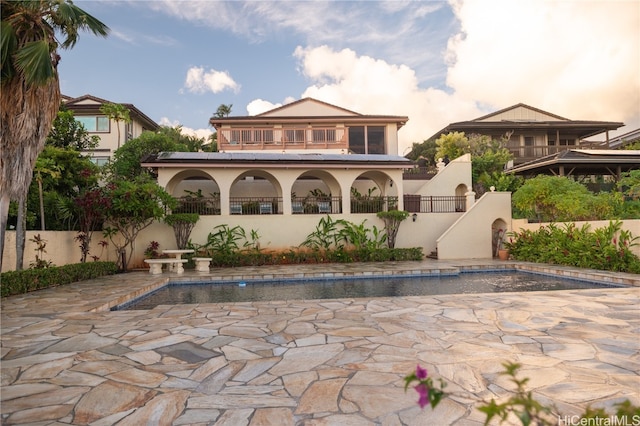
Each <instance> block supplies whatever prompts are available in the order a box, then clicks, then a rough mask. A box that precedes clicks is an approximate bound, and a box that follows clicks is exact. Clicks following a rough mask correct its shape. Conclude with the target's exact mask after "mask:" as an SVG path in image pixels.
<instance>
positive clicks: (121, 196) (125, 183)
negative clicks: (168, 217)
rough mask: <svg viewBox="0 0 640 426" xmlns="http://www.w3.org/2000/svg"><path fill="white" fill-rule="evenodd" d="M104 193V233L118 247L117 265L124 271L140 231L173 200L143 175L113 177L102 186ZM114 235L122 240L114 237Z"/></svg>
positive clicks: (160, 215)
mask: <svg viewBox="0 0 640 426" xmlns="http://www.w3.org/2000/svg"><path fill="white" fill-rule="evenodd" d="M105 196H106V197H107V198H108V199H110V200H111V205H110V207H109V209H108V211H107V212H106V214H107V217H106V221H107V225H108V226H107V227H106V228H105V236H107V237H108V238H109V239H110V240H111V242H112V243H113V245H114V246H115V247H116V249H117V250H118V260H117V264H118V266H119V268H120V269H121V270H126V269H127V265H128V264H129V261H130V260H131V256H132V255H133V243H134V242H135V240H136V237H137V236H138V234H139V233H140V231H142V230H143V229H145V228H146V227H148V226H149V225H151V223H152V222H153V221H154V220H162V219H163V218H164V216H165V212H166V211H167V209H171V208H173V207H175V203H176V201H175V199H174V198H173V197H172V196H171V195H169V194H168V193H167V192H166V191H165V190H164V189H162V188H161V187H160V186H159V185H158V184H156V183H155V182H153V181H151V180H150V179H149V178H148V177H146V176H139V177H138V178H136V179H133V180H131V179H118V178H116V179H115V180H113V181H111V182H110V183H108V184H107V186H106V187H105ZM118 234H119V235H120V237H121V238H122V239H118V238H116V235H118ZM128 247H129V248H130V250H129V254H128V255H127V248H128Z"/></svg>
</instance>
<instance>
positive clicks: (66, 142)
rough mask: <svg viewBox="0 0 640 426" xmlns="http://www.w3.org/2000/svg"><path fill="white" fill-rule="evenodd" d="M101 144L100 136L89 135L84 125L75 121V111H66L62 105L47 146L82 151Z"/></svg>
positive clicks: (48, 136)
mask: <svg viewBox="0 0 640 426" xmlns="http://www.w3.org/2000/svg"><path fill="white" fill-rule="evenodd" d="M99 143H100V137H99V136H96V135H89V132H87V130H86V129H85V128H84V126H83V125H82V123H81V122H79V121H78V120H76V119H75V117H74V116H73V111H70V110H68V109H66V108H65V106H64V104H62V105H60V109H59V110H58V114H57V115H56V119H55V120H54V121H53V127H52V128H51V131H50V132H49V135H47V140H46V142H45V144H46V145H47V146H54V147H56V148H63V149H73V150H75V151H82V150H85V149H93V148H95V147H96V146H98V144H99Z"/></svg>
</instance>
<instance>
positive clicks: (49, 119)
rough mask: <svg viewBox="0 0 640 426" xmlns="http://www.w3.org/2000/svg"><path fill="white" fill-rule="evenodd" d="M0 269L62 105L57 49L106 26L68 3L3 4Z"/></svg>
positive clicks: (100, 32) (99, 32) (0, 35)
mask: <svg viewBox="0 0 640 426" xmlns="http://www.w3.org/2000/svg"><path fill="white" fill-rule="evenodd" d="M0 17H1V22H0V62H1V90H0V123H1V124H0V144H1V145H2V152H1V153H0V270H1V269H2V252H3V249H4V235H5V228H6V224H7V214H8V209H9V202H10V200H12V199H13V200H18V199H22V200H24V198H25V196H26V193H27V190H28V188H29V184H30V183H31V179H32V171H33V168H34V164H35V161H36V158H37V156H38V154H39V153H40V151H41V150H42V148H43V146H44V142H45V139H46V137H47V135H48V134H49V130H50V129H51V125H52V123H53V120H54V118H55V116H56V114H57V111H58V106H59V105H60V84H59V79H58V72H57V65H58V62H59V60H60V55H59V54H58V49H59V48H62V49H67V48H72V47H73V46H74V45H75V44H76V42H77V41H78V36H79V32H80V31H90V32H92V33H93V34H95V35H100V36H106V35H107V33H108V30H109V29H108V27H107V26H106V25H104V24H103V23H102V22H100V21H99V20H97V19H96V18H94V17H93V16H91V15H89V14H88V13H86V12H85V11H84V10H82V9H81V8H79V7H78V6H76V5H74V4H73V3H72V2H71V1H70V0H41V1H30V0H12V1H9V0H2V1H0Z"/></svg>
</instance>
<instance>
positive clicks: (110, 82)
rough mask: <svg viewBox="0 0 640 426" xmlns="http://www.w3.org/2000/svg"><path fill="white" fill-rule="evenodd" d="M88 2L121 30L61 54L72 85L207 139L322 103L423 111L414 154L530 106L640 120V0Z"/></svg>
mask: <svg viewBox="0 0 640 426" xmlns="http://www.w3.org/2000/svg"><path fill="white" fill-rule="evenodd" d="M74 3H75V4H76V5H78V6H80V7H81V8H83V9H84V10H85V11H87V12H88V13H90V14H92V15H93V16H95V17H96V18H98V19H100V20H101V21H102V22H104V23H105V24H106V25H107V26H109V27H110V29H111V32H110V35H109V36H108V37H107V38H100V37H96V36H93V35H92V34H90V33H82V34H81V35H80V39H79V41H78V43H77V45H76V46H75V47H74V48H73V49H71V50H65V51H62V52H60V54H61V56H62V59H61V61H60V64H59V65H58V71H59V74H60V87H61V91H62V93H63V94H65V95H67V96H72V97H78V96H82V95H85V94H90V95H93V96H97V97H99V98H103V99H106V100H109V101H111V102H116V103H131V104H134V105H135V106H136V107H137V108H138V109H139V110H141V111H142V112H144V113H145V114H146V115H147V116H149V117H150V118H151V119H153V120H154V121H156V122H157V123H159V124H162V125H167V126H176V125H181V126H182V128H183V132H184V133H188V134H194V135H197V136H200V137H206V136H208V135H209V134H210V133H211V132H212V128H211V127H210V126H209V125H208V123H209V118H210V117H211V116H212V115H213V114H214V113H215V111H216V110H217V108H218V106H219V105H221V104H226V105H232V112H231V115H232V116H245V115H255V114H259V113H261V112H264V111H267V110H269V109H271V108H274V107H277V106H281V105H283V104H286V103H289V102H292V101H295V100H298V99H302V98H306V97H312V98H315V99H319V100H321V101H324V102H328V103H331V104H334V105H337V106H340V107H343V108H346V109H349V110H352V111H356V112H359V113H362V114H382V115H400V116H408V117H409V121H408V123H407V124H406V125H405V126H404V127H403V128H402V129H401V130H400V131H399V133H398V138H399V144H400V147H399V153H400V154H405V153H407V152H408V151H409V150H410V147H411V145H412V143H414V142H422V141H423V140H425V139H427V138H429V137H430V136H432V135H433V134H435V133H436V132H438V131H439V130H441V129H442V128H444V127H445V126H446V125H447V124H449V123H452V122H457V121H466V120H472V119H474V118H477V117H480V116H482V115H485V114H488V113H490V112H493V111H497V110H500V109H503V108H507V107H509V106H512V105H515V104H518V103H525V104H527V105H531V106H533V107H536V108H539V109H542V110H545V111H548V112H550V113H553V114H556V115H560V116H562V117H565V118H569V119H572V120H600V121H619V122H624V123H625V124H626V126H625V127H623V128H622V129H620V130H619V131H618V132H614V133H611V135H615V134H621V133H625V132H628V131H631V130H634V129H636V128H638V127H640V0H597V1H588V0H562V1H555V0H518V1H514V0H449V1H431V0H429V1H405V0H389V1H369V0H365V1H327V2H325V1H277V2H271V1H250V2H243V1H227V2H222V1H192V0H184V1H173V0H153V1H141V0H131V1H122V0H120V1H110V0H101V1H84V0H76V1H75V2H74ZM603 139H604V134H603V135H600V136H596V137H594V138H592V140H603Z"/></svg>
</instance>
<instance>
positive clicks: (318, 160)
mask: <svg viewBox="0 0 640 426" xmlns="http://www.w3.org/2000/svg"><path fill="white" fill-rule="evenodd" d="M141 163H142V166H143V167H185V166H189V167H193V166H198V167H211V166H214V167H215V166H216V165H224V167H240V166H242V167H246V166H247V165H249V166H256V165H260V166H266V165H269V166H272V167H273V166H275V167H291V166H293V165H298V166H303V167H308V166H312V167H325V166H327V165H339V166H349V167H357V168H359V167H368V168H370V167H372V166H373V167H376V168H394V169H398V168H409V167H413V163H412V161H411V160H409V159H408V158H405V157H400V156H396V155H366V154H317V153H310V154H306V153H305V154H286V153H285V154H280V153H266V152H255V153H254V152H160V153H158V154H153V155H149V156H147V157H145V158H143V159H142V161H141Z"/></svg>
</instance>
